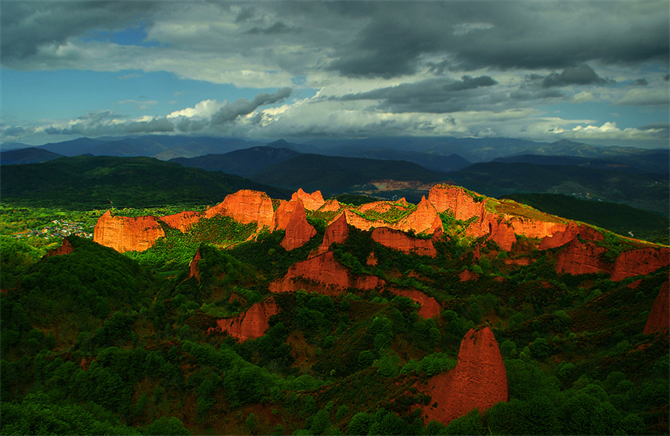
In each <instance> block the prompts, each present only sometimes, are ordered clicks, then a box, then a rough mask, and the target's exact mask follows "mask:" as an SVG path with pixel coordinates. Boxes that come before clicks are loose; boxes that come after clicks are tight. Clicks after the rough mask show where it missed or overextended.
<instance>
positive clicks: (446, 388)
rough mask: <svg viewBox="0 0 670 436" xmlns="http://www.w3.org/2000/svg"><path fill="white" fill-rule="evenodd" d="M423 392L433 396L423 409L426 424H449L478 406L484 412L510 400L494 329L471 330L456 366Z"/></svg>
mask: <svg viewBox="0 0 670 436" xmlns="http://www.w3.org/2000/svg"><path fill="white" fill-rule="evenodd" d="M420 389H421V390H422V391H423V392H425V393H426V394H428V395H430V396H431V401H430V403H429V404H428V405H427V406H423V407H422V417H423V420H424V422H426V423H428V422H430V421H431V420H433V419H434V420H437V421H439V422H441V423H443V424H445V425H447V424H449V422H451V421H453V420H454V419H456V418H459V417H461V416H464V415H466V414H467V413H468V412H469V411H471V410H472V409H474V408H475V407H476V408H478V409H479V411H480V412H483V411H485V410H487V409H489V408H490V407H492V406H493V405H494V404H496V403H499V402H501V401H507V400H508V397H509V393H508V387H507V371H506V370H505V364H504V363H503V360H502V356H501V355H500V350H499V348H498V343H497V342H496V339H495V336H493V332H492V331H491V329H490V328H489V327H484V328H483V329H481V330H479V331H474V330H472V329H471V330H470V331H468V332H467V333H466V334H465V337H464V338H463V341H462V342H461V349H460V351H459V353H458V364H457V365H456V367H455V368H454V369H452V370H451V371H449V372H447V373H444V374H439V375H436V376H434V377H432V378H431V379H430V380H428V381H427V382H426V384H425V386H420Z"/></svg>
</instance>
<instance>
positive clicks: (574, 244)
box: [556, 238, 611, 275]
mask: <svg viewBox="0 0 670 436" xmlns="http://www.w3.org/2000/svg"><path fill="white" fill-rule="evenodd" d="M606 251H607V249H605V248H604V247H598V246H597V245H596V244H594V243H592V242H587V243H584V244H583V243H581V242H580V241H579V239H577V238H575V239H573V240H572V241H571V242H570V243H569V244H568V246H567V247H566V248H564V249H563V251H561V252H560V253H559V255H558V259H557V260H556V272H557V273H559V274H560V273H569V274H574V275H576V274H594V273H598V272H609V271H610V268H611V267H610V265H607V264H606V263H605V262H603V261H602V260H601V255H603V254H604V253H605V252H606Z"/></svg>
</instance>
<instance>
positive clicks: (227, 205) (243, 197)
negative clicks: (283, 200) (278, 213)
mask: <svg viewBox="0 0 670 436" xmlns="http://www.w3.org/2000/svg"><path fill="white" fill-rule="evenodd" d="M216 215H225V216H228V217H231V218H232V219H234V220H235V221H237V222H239V223H242V224H249V223H258V229H262V228H263V227H268V228H269V229H270V230H274V219H273V218H274V209H273V207H272V200H271V199H270V197H268V195H267V194H266V193H265V192H259V191H251V190H249V189H243V190H241V191H237V192H236V193H234V194H230V195H227V196H226V198H225V199H224V200H223V202H222V203H219V204H217V205H216V206H213V207H210V208H209V209H207V210H206V211H205V217H206V218H212V217H214V216H216Z"/></svg>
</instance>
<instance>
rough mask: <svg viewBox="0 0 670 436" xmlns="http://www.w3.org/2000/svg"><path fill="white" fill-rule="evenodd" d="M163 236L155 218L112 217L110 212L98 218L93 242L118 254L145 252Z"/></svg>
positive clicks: (163, 233)
mask: <svg viewBox="0 0 670 436" xmlns="http://www.w3.org/2000/svg"><path fill="white" fill-rule="evenodd" d="M163 236H165V232H163V228H162V227H161V226H160V224H159V223H158V219H157V218H156V217H153V216H140V217H136V218H129V217H113V216H112V214H111V212H110V211H107V212H105V213H104V214H103V215H102V216H101V217H100V218H98V222H97V224H96V225H95V229H94V231H93V241H94V242H97V243H98V244H100V245H104V246H106V247H111V248H113V249H115V250H116V251H118V252H120V253H124V252H126V251H144V250H147V249H149V248H151V247H153V245H154V243H155V242H156V240H157V239H158V238H162V237H163Z"/></svg>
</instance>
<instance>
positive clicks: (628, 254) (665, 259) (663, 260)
mask: <svg viewBox="0 0 670 436" xmlns="http://www.w3.org/2000/svg"><path fill="white" fill-rule="evenodd" d="M668 264H670V250H669V249H668V248H666V247H663V248H651V247H650V248H643V249H640V250H632V251H624V252H623V253H620V254H619V255H618V256H617V258H616V261H615V262H614V271H612V280H613V281H615V282H618V281H619V280H623V279H625V278H628V277H634V276H637V275H640V274H643V275H645V274H649V273H652V272H654V271H656V270H657V269H659V268H662V267H664V266H668Z"/></svg>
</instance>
